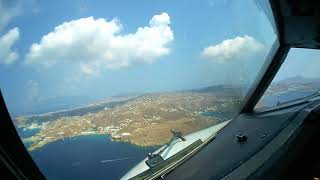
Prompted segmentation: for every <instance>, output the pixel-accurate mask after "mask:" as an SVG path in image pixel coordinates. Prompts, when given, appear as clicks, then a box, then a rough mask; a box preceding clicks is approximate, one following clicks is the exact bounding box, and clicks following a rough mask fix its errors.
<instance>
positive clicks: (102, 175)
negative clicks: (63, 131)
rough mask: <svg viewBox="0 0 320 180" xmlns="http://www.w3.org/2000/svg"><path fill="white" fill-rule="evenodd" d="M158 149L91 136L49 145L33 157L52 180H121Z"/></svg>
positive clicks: (37, 151)
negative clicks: (120, 179)
mask: <svg viewBox="0 0 320 180" xmlns="http://www.w3.org/2000/svg"><path fill="white" fill-rule="evenodd" d="M155 149H157V148H156V147H147V148H144V147H138V146H135V145H132V144H129V143H123V142H114V141H111V140H110V136H108V135H89V136H77V137H73V138H66V139H64V140H59V141H55V142H52V143H49V144H47V145H45V146H43V147H41V148H39V149H36V150H34V151H32V152H31V156H32V157H33V159H34V161H35V162H36V163H37V165H38V166H39V168H40V170H41V171H42V172H43V174H44V175H45V176H46V178H47V179H49V180H50V179H54V180H56V179H59V180H60V179H68V180H69V179H77V180H82V179H83V180H84V179H91V180H94V179H119V178H120V177H122V176H123V175H124V174H125V173H126V172H127V171H129V170H130V169H131V168H132V167H134V166H135V165H136V164H137V163H139V162H140V161H141V160H143V159H144V158H145V157H146V156H147V154H148V153H149V152H152V151H154V150H155Z"/></svg>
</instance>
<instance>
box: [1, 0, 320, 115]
mask: <svg viewBox="0 0 320 180" xmlns="http://www.w3.org/2000/svg"><path fill="white" fill-rule="evenodd" d="M268 8H269V6H268V4H267V3H265V1H262V0H260V1H258V3H256V2H255V1H241V2H240V1H237V0H230V1H225V0H203V1H198V0H190V1H187V2H186V1H182V0H176V1H169V0H164V1H147V0H137V1H125V0H110V1H104V0H98V1H94V2H93V1H87V0H74V1H62V0H61V1H60V0H57V1H37V0H30V1H27V2H26V1H19V0H10V1H9V0H0V87H1V92H2V94H3V96H4V99H5V101H6V104H7V106H8V109H9V111H11V112H22V111H26V110H27V109H32V107H36V105H39V104H41V102H44V101H46V100H48V99H54V98H63V97H68V96H75V97H80V96H81V97H90V98H91V99H99V98H105V97H109V96H113V95H118V94H126V93H141V92H158V91H172V90H182V89H199V88H202V87H207V86H211V85H215V84H241V83H242V84H247V85H248V86H249V85H250V84H251V83H252V82H253V81H254V80H255V78H256V77H257V75H258V73H259V71H260V69H261V67H262V66H263V65H265V64H266V63H267V62H268V60H266V56H267V55H268V54H272V53H274V52H273V51H271V47H273V46H277V40H276V32H275V30H274V29H273V26H272V24H273V23H272V22H270V19H272V18H271V17H272V15H271V13H270V9H268ZM297 54H298V55H297V57H300V55H301V56H302V57H301V58H304V56H303V54H299V52H298V53H297ZM311 54H313V53H312V52H311ZM317 55H318V54H316V53H315V54H313V56H314V58H316V57H319V56H317ZM311 67H312V66H311ZM294 68H296V69H299V68H298V65H296V64H295V65H294ZM290 75H291V72H287V73H284V75H283V76H284V77H286V76H290ZM308 76H314V73H312V72H311V73H310V74H308Z"/></svg>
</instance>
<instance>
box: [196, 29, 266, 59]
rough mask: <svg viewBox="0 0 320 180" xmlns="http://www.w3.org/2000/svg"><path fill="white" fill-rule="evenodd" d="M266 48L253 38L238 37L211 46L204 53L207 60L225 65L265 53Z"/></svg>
mask: <svg viewBox="0 0 320 180" xmlns="http://www.w3.org/2000/svg"><path fill="white" fill-rule="evenodd" d="M264 51H265V46H264V45H263V44H262V43H260V42H259V41H257V40H256V39H254V38H253V37H251V36H247V35H245V36H238V37H236V38H234V39H226V40H224V41H222V42H221V43H220V44H216V45H210V46H208V47H205V48H204V49H203V51H202V56H203V57H204V58H206V59H209V60H213V61H216V62H220V63H224V62H230V61H233V60H239V59H247V58H250V57H253V56H256V55H259V54H261V53H264Z"/></svg>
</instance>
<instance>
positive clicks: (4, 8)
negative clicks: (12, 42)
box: [0, 0, 21, 32]
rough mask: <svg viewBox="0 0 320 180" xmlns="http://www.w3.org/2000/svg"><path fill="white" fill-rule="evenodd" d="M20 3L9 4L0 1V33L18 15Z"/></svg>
mask: <svg viewBox="0 0 320 180" xmlns="http://www.w3.org/2000/svg"><path fill="white" fill-rule="evenodd" d="M20 4H21V3H20V1H17V2H10V1H8V2H7V1H2V0H0V32H1V31H2V30H3V29H4V28H5V27H6V26H7V24H8V23H9V22H10V20H11V19H12V18H14V17H15V16H17V15H18V14H19V13H20V9H21V5H20Z"/></svg>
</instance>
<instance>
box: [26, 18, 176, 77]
mask: <svg viewBox="0 0 320 180" xmlns="http://www.w3.org/2000/svg"><path fill="white" fill-rule="evenodd" d="M122 31H123V26H122V25H121V23H120V22H119V20H118V19H113V20H110V21H108V20H106V19H103V18H99V19H94V18H93V17H88V18H82V19H77V20H73V21H69V22H64V23H62V24H61V25H59V26H56V27H55V28H54V30H53V31H52V32H50V33H48V34H47V35H45V36H43V37H42V39H41V41H40V42H39V43H34V44H32V46H31V47H30V50H29V52H28V54H27V55H26V62H27V63H29V64H42V65H45V66H53V65H55V64H58V63H63V62H71V63H73V62H77V63H81V69H80V71H82V72H83V73H85V74H86V75H91V74H95V73H96V72H97V71H99V70H100V69H118V68H122V67H128V66H131V65H134V64H139V63H152V62H154V61H156V60H157V59H159V58H160V57H162V56H164V55H167V54H169V53H170V49H169V48H168V47H167V45H168V43H169V42H171V41H172V40H173V39H174V36H173V32H172V30H171V28H170V17H169V15H168V14H167V13H162V14H160V15H155V16H153V17H152V18H151V20H150V21H149V25H148V26H144V27H139V28H138V29H137V31H136V32H135V33H128V34H123V33H122Z"/></svg>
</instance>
